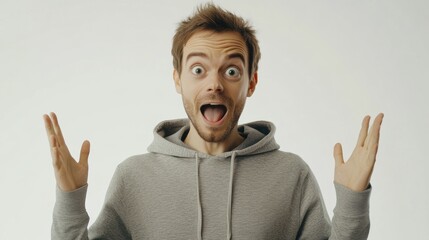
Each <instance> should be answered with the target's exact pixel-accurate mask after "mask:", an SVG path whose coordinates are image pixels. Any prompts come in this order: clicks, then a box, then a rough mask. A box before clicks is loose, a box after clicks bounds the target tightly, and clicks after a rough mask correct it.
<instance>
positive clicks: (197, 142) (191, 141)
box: [184, 124, 244, 156]
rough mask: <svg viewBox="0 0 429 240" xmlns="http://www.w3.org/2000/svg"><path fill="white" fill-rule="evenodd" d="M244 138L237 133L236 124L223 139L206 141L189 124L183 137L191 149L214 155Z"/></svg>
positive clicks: (230, 148) (238, 143) (228, 148)
mask: <svg viewBox="0 0 429 240" xmlns="http://www.w3.org/2000/svg"><path fill="white" fill-rule="evenodd" d="M243 140H244V138H243V137H242V136H241V135H240V134H239V133H238V129H237V126H236V127H235V128H234V129H233V130H232V131H231V134H230V135H229V136H228V137H226V138H225V140H222V141H219V142H208V141H206V140H204V139H203V138H202V137H201V136H200V135H199V134H198V132H197V131H196V129H195V128H194V127H193V126H192V124H191V126H190V129H189V133H188V135H187V136H186V138H185V141H184V142H185V143H186V144H187V145H188V146H190V147H191V148H192V149H194V150H197V151H199V152H203V153H207V154H209V155H212V156H215V155H219V154H221V153H224V152H228V151H231V150H232V149H234V148H236V147H237V146H238V145H240V144H241V143H242V142H243Z"/></svg>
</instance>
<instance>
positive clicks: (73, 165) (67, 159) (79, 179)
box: [44, 113, 90, 191]
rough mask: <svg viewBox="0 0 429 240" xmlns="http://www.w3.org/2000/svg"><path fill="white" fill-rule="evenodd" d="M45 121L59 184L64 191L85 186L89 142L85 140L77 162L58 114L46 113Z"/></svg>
mask: <svg viewBox="0 0 429 240" xmlns="http://www.w3.org/2000/svg"><path fill="white" fill-rule="evenodd" d="M44 121H45V128H46V132H47V134H48V138H49V143H50V147H51V155H52V163H53V166H54V172H55V179H56V181H57V184H58V186H59V187H60V189H61V190H63V191H73V190H75V189H77V188H79V187H82V186H84V185H85V184H86V183H87V180H88V155H89V149H90V144H89V142H88V141H84V142H83V144H82V148H81V152H80V159H79V162H77V161H76V160H75V159H74V158H73V157H72V156H71V154H70V152H69V150H68V148H67V145H66V144H65V141H64V137H63V135H62V132H61V128H60V126H59V124H58V120H57V116H56V115H55V114H54V113H52V114H51V117H49V116H48V115H44Z"/></svg>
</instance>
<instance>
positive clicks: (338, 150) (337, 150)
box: [334, 143, 344, 167]
mask: <svg viewBox="0 0 429 240" xmlns="http://www.w3.org/2000/svg"><path fill="white" fill-rule="evenodd" d="M334 159H335V166H336V167H337V166H340V165H341V164H343V163H344V158H343V148H342V147H341V143H337V144H335V146H334Z"/></svg>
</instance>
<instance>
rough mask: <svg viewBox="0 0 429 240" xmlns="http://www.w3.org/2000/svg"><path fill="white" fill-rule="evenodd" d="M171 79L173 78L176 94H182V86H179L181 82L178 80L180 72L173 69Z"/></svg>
mask: <svg viewBox="0 0 429 240" xmlns="http://www.w3.org/2000/svg"><path fill="white" fill-rule="evenodd" d="M173 79H174V85H175V87H176V92H177V93H178V94H182V86H181V82H180V74H179V72H178V71H177V70H176V69H174V71H173Z"/></svg>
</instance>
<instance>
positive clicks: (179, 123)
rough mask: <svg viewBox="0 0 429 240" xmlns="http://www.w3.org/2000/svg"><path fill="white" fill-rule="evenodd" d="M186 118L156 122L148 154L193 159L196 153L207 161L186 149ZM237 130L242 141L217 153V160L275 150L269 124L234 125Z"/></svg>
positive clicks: (204, 155)
mask: <svg viewBox="0 0 429 240" xmlns="http://www.w3.org/2000/svg"><path fill="white" fill-rule="evenodd" d="M189 128H190V127H189V120H188V119H176V120H167V121H163V122H161V123H159V124H158V125H157V126H156V127H155V129H154V131H153V134H154V139H153V142H152V143H151V145H149V147H148V151H149V152H152V153H160V154H165V155H170V156H174V157H184V158H194V157H195V154H198V157H200V158H208V157H210V155H208V154H206V153H201V152H196V151H195V150H193V149H191V148H190V147H189V146H187V145H186V144H185V143H184V142H183V140H184V138H183V136H184V135H185V134H186V133H187V132H188V131H189ZM238 131H239V132H240V134H241V135H242V136H243V137H244V141H243V142H242V143H241V144H240V145H239V146H237V147H236V148H235V149H233V150H231V151H228V152H224V153H222V154H219V155H218V157H223V158H227V157H230V156H231V155H232V153H233V152H235V154H236V155H237V156H249V155H255V154H260V153H264V152H269V151H273V150H277V149H279V145H278V144H277V143H276V141H275V139H274V133H275V131H276V128H275V126H274V124H273V123H271V122H267V121H257V122H251V123H247V124H244V125H239V126H238Z"/></svg>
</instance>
